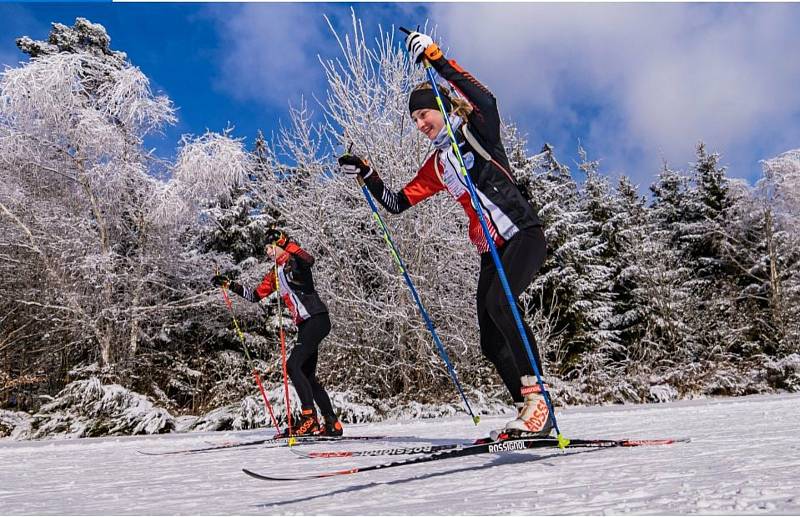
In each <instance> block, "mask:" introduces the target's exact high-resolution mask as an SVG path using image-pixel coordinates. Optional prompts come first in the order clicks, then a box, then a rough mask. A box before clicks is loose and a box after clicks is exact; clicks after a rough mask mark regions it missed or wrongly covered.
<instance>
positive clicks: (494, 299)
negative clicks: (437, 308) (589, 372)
mask: <svg viewBox="0 0 800 517" xmlns="http://www.w3.org/2000/svg"><path fill="white" fill-rule="evenodd" d="M498 253H499V255H500V261H501V262H502V264H503V268H504V269H505V271H506V277H507V278H508V283H509V286H510V287H511V293H512V294H513V295H514V299H515V300H516V301H517V308H519V309H520V315H522V314H523V313H522V309H521V308H520V306H519V301H518V300H519V296H520V295H521V294H522V292H523V291H525V288H526V287H528V285H530V283H531V282H532V281H533V277H534V276H536V273H537V272H538V271H539V268H540V267H542V264H543V263H544V260H545V258H546V256H547V243H546V241H545V237H544V232H543V231H542V229H541V228H539V227H535V228H528V229H525V230H520V231H518V232H517V234H516V235H514V236H513V237H512V238H511V240H509V241H508V242H507V243H506V245H505V246H503V247H502V248H500V249H499V250H498ZM477 299H478V326H479V327H480V335H481V351H482V352H483V355H484V356H485V357H486V358H487V359H489V361H491V362H492V363H493V364H494V365H495V367H496V368H497V372H498V373H499V374H500V377H501V378H502V379H503V383H504V384H505V385H506V388H508V391H509V392H510V393H511V397H512V398H513V399H514V402H522V400H523V397H522V394H521V393H520V389H521V388H522V383H521V381H520V377H521V376H522V375H534V372H533V367H532V366H531V364H530V360H529V359H528V354H527V353H526V352H525V344H524V343H523V342H522V338H521V337H520V335H519V330H518V328H517V323H516V321H515V320H514V314H513V313H512V312H511V306H510V305H509V304H508V299H507V298H506V294H505V292H504V290H503V284H502V283H501V282H500V277H499V276H498V275H497V269H496V268H495V265H494V260H492V255H491V253H484V254H482V255H481V273H480V277H479V278H478V293H477ZM523 327H524V328H525V332H526V333H527V337H528V342H529V343H530V345H531V351H532V352H533V356H534V358H536V363H537V365H538V366H539V368H540V370H541V368H542V362H541V360H540V359H539V349H538V347H537V346H536V341H535V339H534V337H533V333H532V332H531V329H530V328H528V325H527V324H526V323H525V322H524V320H523ZM540 373H543V372H541V371H540Z"/></svg>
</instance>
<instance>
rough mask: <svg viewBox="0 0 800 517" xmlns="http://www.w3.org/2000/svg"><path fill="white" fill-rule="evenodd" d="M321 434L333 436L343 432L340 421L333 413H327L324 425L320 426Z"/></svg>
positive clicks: (340, 434)
mask: <svg viewBox="0 0 800 517" xmlns="http://www.w3.org/2000/svg"><path fill="white" fill-rule="evenodd" d="M321 434H322V435H323V436H335V437H339V436H342V434H344V428H343V427H342V423H341V422H339V420H338V419H337V418H336V417H335V416H334V415H329V416H326V417H325V425H324V426H323V427H322V433H321Z"/></svg>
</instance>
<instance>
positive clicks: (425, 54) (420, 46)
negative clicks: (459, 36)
mask: <svg viewBox="0 0 800 517" xmlns="http://www.w3.org/2000/svg"><path fill="white" fill-rule="evenodd" d="M406 49H408V53H409V54H410V55H411V58H412V59H413V60H414V62H415V63H419V62H420V61H422V58H427V59H428V60H429V61H435V60H437V59H439V58H440V57H442V51H441V50H439V46H438V45H437V44H436V43H434V42H433V39H431V37H430V36H428V35H427V34H422V33H421V32H411V33H409V35H408V36H406Z"/></svg>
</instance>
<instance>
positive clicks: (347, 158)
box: [339, 153, 373, 179]
mask: <svg viewBox="0 0 800 517" xmlns="http://www.w3.org/2000/svg"><path fill="white" fill-rule="evenodd" d="M339 172H341V173H342V174H345V175H347V176H350V177H351V178H354V177H356V176H357V175H358V176H361V177H362V178H364V179H367V178H369V176H370V174H372V172H373V171H372V167H370V166H369V164H368V163H367V161H366V160H364V159H363V158H360V157H358V156H356V155H354V154H349V153H348V154H343V155H342V156H340V157H339Z"/></svg>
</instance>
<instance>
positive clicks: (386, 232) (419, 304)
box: [347, 145, 481, 425]
mask: <svg viewBox="0 0 800 517" xmlns="http://www.w3.org/2000/svg"><path fill="white" fill-rule="evenodd" d="M350 147H351V148H352V145H351V146H350ZM347 152H348V154H349V153H350V150H349V149H348V151H347ZM356 180H357V181H358V185H359V186H360V187H361V192H362V193H363V194H364V197H365V198H366V200H367V203H368V204H369V207H370V209H372V217H373V219H375V222H376V224H377V225H378V228H379V229H380V231H381V234H382V235H383V240H384V241H386V245H387V246H388V247H389V251H390V252H391V254H392V257H394V261H395V263H396V264H397V267H398V268H399V269H400V272H401V273H402V274H403V278H404V279H405V281H406V285H408V289H409V290H410V291H411V295H412V296H413V297H414V301H415V302H417V307H418V308H419V312H420V314H422V319H424V320H425V325H427V327H428V331H429V332H430V333H431V336H433V341H434V343H436V347H437V348H438V349H439V355H440V356H441V358H442V360H444V364H445V365H446V366H447V371H448V372H449V373H450V378H451V379H453V384H455V386H456V389H457V390H458V393H459V395H461V400H463V401H464V406H465V407H466V408H467V412H468V413H469V414H470V416H471V417H472V421H473V422H474V423H475V425H478V423H479V422H480V420H481V417H479V416H478V415H476V414H475V413H474V412H473V411H472V407H470V405H469V400H467V396H466V395H465V394H464V390H463V388H462V387H461V383H460V382H459V381H458V375H457V374H456V371H455V369H454V368H453V364H452V363H451V362H450V357H449V356H448V355H447V350H445V349H444V345H442V341H441V340H440V339H439V334H437V333H436V329H435V328H434V326H433V321H431V318H430V316H429V315H428V311H427V310H425V306H424V305H423V304H422V300H421V299H420V297H419V293H417V289H416V287H414V282H413V281H412V280H411V277H410V276H409V275H408V271H407V270H406V266H405V264H404V263H403V259H401V258H400V254H399V253H398V252H397V247H396V246H395V244H394V241H393V240H392V236H391V235H390V234H389V229H388V228H387V227H386V224H385V223H384V222H383V218H382V217H381V216H380V214H379V213H378V207H377V206H375V201H374V200H373V199H372V195H371V194H370V193H369V189H367V185H366V184H365V183H364V180H363V179H362V178H361V176H356Z"/></svg>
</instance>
